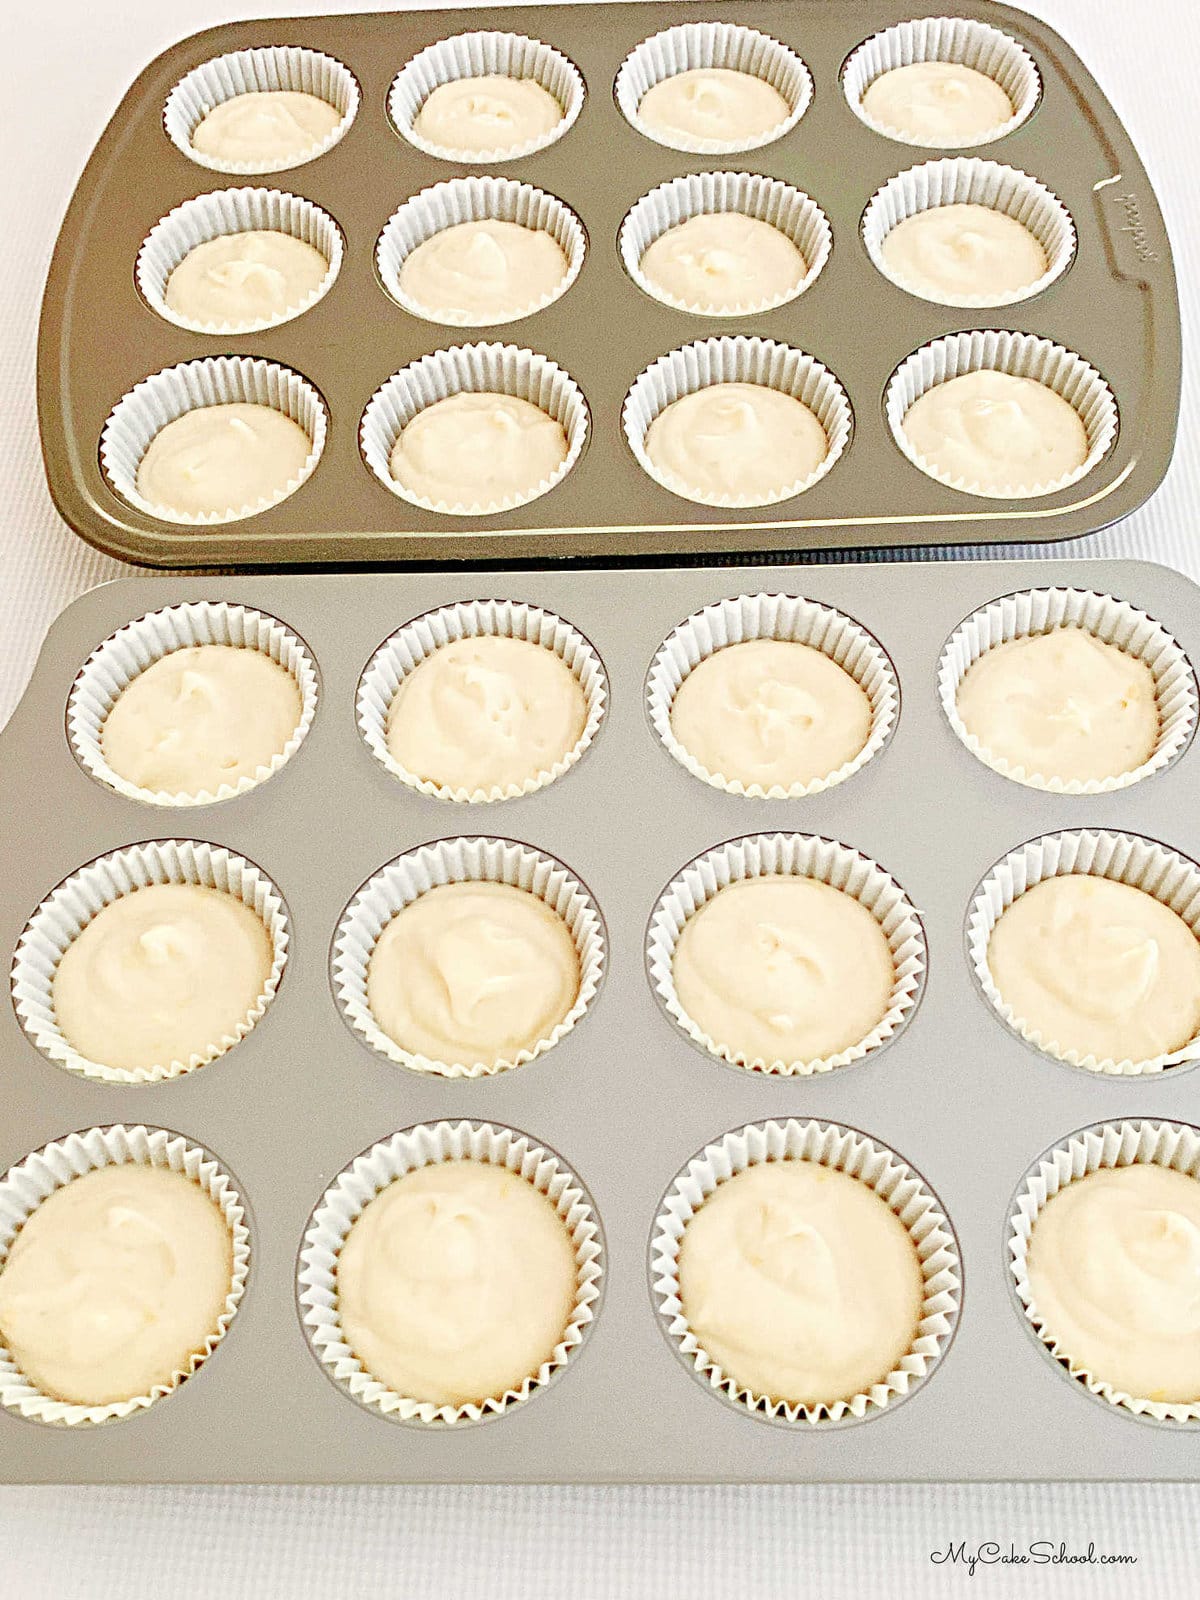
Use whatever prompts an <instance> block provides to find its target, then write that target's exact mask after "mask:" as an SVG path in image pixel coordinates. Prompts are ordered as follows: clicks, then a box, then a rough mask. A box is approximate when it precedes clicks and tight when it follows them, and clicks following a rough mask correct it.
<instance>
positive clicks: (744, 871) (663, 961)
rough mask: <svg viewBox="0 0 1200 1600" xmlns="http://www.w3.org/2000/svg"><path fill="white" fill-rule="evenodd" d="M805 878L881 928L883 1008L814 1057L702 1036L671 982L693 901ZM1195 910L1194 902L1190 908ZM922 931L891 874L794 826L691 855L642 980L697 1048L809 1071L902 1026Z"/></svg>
mask: <svg viewBox="0 0 1200 1600" xmlns="http://www.w3.org/2000/svg"><path fill="white" fill-rule="evenodd" d="M769 877H793V878H813V879H815V880H816V881H817V882H819V883H827V884H829V885H830V887H831V888H834V889H840V890H841V891H842V893H844V894H848V895H849V896H850V897H851V899H853V900H857V901H858V903H859V905H861V906H863V907H865V908H866V910H868V911H869V912H870V913H871V915H872V916H873V917H874V918H875V920H876V922H878V924H879V926H880V928H881V929H882V930H883V933H884V936H885V937H886V939H887V942H888V949H889V950H890V952H891V956H892V965H893V967H894V968H895V977H894V979H893V982H892V992H891V995H890V997H889V1003H888V1009H887V1012H886V1013H885V1014H884V1016H883V1017H882V1018H881V1019H880V1021H879V1022H877V1023H876V1025H875V1026H874V1027H873V1028H872V1029H871V1031H870V1033H868V1034H867V1036H866V1038H864V1039H859V1040H857V1041H856V1042H855V1043H854V1044H852V1045H850V1046H848V1047H847V1048H846V1049H845V1050H839V1051H838V1052H837V1054H836V1055H830V1056H822V1057H820V1058H819V1059H817V1060H815V1061H766V1060H764V1059H763V1058H762V1057H761V1056H749V1055H747V1054H746V1053H745V1052H742V1051H738V1050H736V1049H734V1048H733V1047H731V1046H730V1045H728V1044H723V1043H720V1042H719V1041H717V1040H715V1039H712V1038H710V1037H709V1035H708V1034H707V1033H705V1031H704V1029H703V1028H701V1027H700V1025H699V1024H698V1023H697V1022H695V1021H693V1019H692V1018H691V1017H690V1016H689V1015H688V1013H687V1011H686V1010H685V1009H684V1007H683V1003H682V1002H681V1000H680V998H679V994H678V992H677V990H676V988H675V976H674V972H673V964H674V959H675V947H676V945H677V944H678V943H679V936H680V934H681V933H682V932H683V929H684V926H685V924H686V923H687V922H688V920H689V919H690V918H691V917H693V916H694V915H695V914H696V912H697V911H699V910H700V908H701V906H703V905H705V904H707V902H708V901H710V900H711V899H712V898H713V896H714V895H716V894H719V893H720V891H721V890H722V889H725V888H727V887H728V886H729V885H730V884H732V883H742V882H745V881H746V880H748V879H752V878H769ZM1197 911H1198V914H1200V905H1198V908H1197ZM927 959H928V958H927V955H926V946H925V930H924V928H923V927H922V926H921V919H920V917H919V915H918V914H917V911H916V908H915V907H914V906H913V904H912V902H911V901H910V900H909V898H908V896H907V895H906V894H905V892H904V890H903V889H902V888H901V887H900V885H899V884H898V883H897V882H896V880H895V879H894V878H893V877H892V876H891V874H890V873H887V872H885V871H884V870H883V868H882V867H881V866H878V865H877V864H876V863H875V862H874V861H872V860H871V859H870V858H869V857H868V856H864V855H860V854H859V852H858V851H857V850H852V849H850V847H849V846H848V845H844V844H839V843H838V842H837V840H836V839H823V838H819V837H818V836H816V835H810V834H801V833H757V834H750V835H749V836H748V837H746V838H743V839H734V840H732V841H731V842H730V843H729V844H723V845H718V846H717V847H716V849H714V850H709V851H707V852H706V853H705V854H704V855H702V856H697V857H696V859H695V860H694V861H691V862H689V863H688V865H687V866H686V867H684V869H683V870H682V872H680V873H679V874H678V876H677V877H675V878H674V879H673V880H672V881H671V882H670V883H669V884H668V885H667V887H666V888H665V889H664V890H663V892H662V894H661V895H660V896H659V898H658V902H657V904H656V905H655V907H654V911H653V913H652V914H651V917H650V926H649V928H648V929H647V931H646V971H647V974H648V976H649V978H650V985H651V987H652V988H653V990H654V992H655V994H656V995H657V997H658V999H659V1001H660V1002H661V1004H662V1006H663V1009H664V1010H665V1011H666V1013H667V1015H668V1016H669V1017H670V1018H671V1020H672V1022H674V1023H675V1025H676V1026H677V1027H678V1028H679V1029H680V1030H681V1031H682V1032H683V1033H684V1034H685V1035H686V1036H687V1037H688V1038H689V1039H690V1040H691V1041H692V1043H693V1044H695V1045H696V1046H698V1047H699V1049H701V1050H704V1051H706V1052H707V1053H708V1054H709V1055H710V1056H715V1057H716V1058H717V1060H719V1061H725V1062H728V1064H729V1065H730V1066H732V1067H740V1068H743V1069H744V1070H746V1071H748V1072H758V1073H765V1074H769V1075H771V1076H775V1077H787V1078H793V1077H815V1076H816V1075H817V1074H819V1073H824V1072H832V1071H833V1070H834V1068H836V1067H845V1066H849V1065H850V1064H851V1062H854V1061H861V1060H862V1059H863V1058H864V1057H865V1056H868V1055H870V1054H871V1053H872V1052H873V1051H875V1050H878V1049H880V1047H881V1046H883V1045H885V1044H887V1043H888V1041H889V1040H891V1039H893V1038H895V1037H896V1035H897V1034H898V1033H899V1032H900V1031H901V1030H902V1029H903V1028H904V1027H905V1026H906V1024H907V1023H908V1020H909V1018H910V1017H911V1016H912V1014H913V1011H914V1010H915V1008H916V1004H917V1001H918V999H919V998H920V994H921V989H922V987H923V984H924V980H925V968H926V964H927Z"/></svg>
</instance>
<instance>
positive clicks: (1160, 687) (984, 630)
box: [938, 588, 1197, 794]
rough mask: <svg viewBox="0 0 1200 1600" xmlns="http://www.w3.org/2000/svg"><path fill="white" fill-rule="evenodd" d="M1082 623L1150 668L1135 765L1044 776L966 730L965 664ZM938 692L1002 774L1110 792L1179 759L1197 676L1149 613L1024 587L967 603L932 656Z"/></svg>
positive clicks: (967, 739)
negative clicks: (1143, 750)
mask: <svg viewBox="0 0 1200 1600" xmlns="http://www.w3.org/2000/svg"><path fill="white" fill-rule="evenodd" d="M1071 626H1074V627H1078V628H1083V629H1085V630H1086V631H1087V632H1088V633H1089V634H1091V635H1092V637H1093V638H1095V639H1099V640H1100V641H1101V642H1102V643H1103V644H1111V645H1115V646H1116V647H1117V648H1118V649H1120V650H1124V651H1125V652H1126V653H1127V654H1128V655H1131V656H1133V657H1135V658H1136V659H1137V660H1138V661H1142V662H1144V663H1145V664H1146V666H1147V667H1149V669H1150V671H1151V672H1152V673H1153V674H1154V693H1155V699H1156V700H1157V703H1158V740H1157V743H1156V744H1155V746H1154V749H1153V751H1152V752H1151V754H1150V756H1149V758H1148V759H1147V760H1146V761H1143V762H1142V764H1141V765H1140V766H1137V767H1133V768H1131V770H1130V771H1128V772H1121V773H1118V774H1116V775H1115V776H1114V777H1109V778H1086V779H1080V778H1061V777H1054V776H1047V775H1046V774H1045V773H1042V772H1038V771H1037V770H1033V771H1030V770H1029V768H1027V767H1025V766H1024V765H1021V764H1019V763H1013V762H1010V761H1009V760H1008V759H1007V758H1006V757H1004V756H1001V755H997V754H995V753H994V752H993V751H991V750H989V749H988V748H987V747H986V746H985V745H984V744H983V742H982V741H981V740H980V739H979V737H978V735H976V734H973V733H971V732H969V731H968V729H967V726H966V724H965V723H964V722H963V720H962V717H961V716H960V715H959V711H958V691H959V687H960V685H961V684H962V681H963V678H964V677H965V676H966V674H967V671H968V669H969V668H970V667H971V666H973V665H974V663H975V662H976V661H978V660H979V659H980V657H981V656H984V655H986V654H987V652H988V651H989V650H992V649H994V648H995V646H996V645H998V644H1006V643H1008V642H1009V641H1010V640H1012V639H1026V638H1030V637H1036V636H1038V635H1041V634H1047V633H1053V632H1054V631H1055V630H1056V629H1058V628H1062V627H1071ZM938 694H939V696H940V697H941V702H942V710H943V711H944V712H945V713H946V720H947V721H948V722H949V724H950V726H951V727H952V728H953V729H954V731H955V733H956V734H957V735H958V737H959V738H960V739H961V740H962V742H963V744H965V745H966V747H967V749H968V750H969V751H970V752H971V754H972V755H974V756H978V758H979V760H980V761H982V762H983V763H984V765H985V766H988V767H991V769H992V771H993V772H998V773H999V774H1000V775H1001V777H1004V778H1011V779H1012V780H1013V781H1014V783H1023V784H1025V785H1026V786H1027V787H1028V788H1030V789H1043V790H1045V791H1046V792H1047V793H1048V794H1112V793H1114V792H1115V791H1116V790H1118V789H1128V788H1129V786H1130V785H1131V784H1134V783H1140V782H1141V781H1142V779H1143V778H1149V777H1152V776H1153V775H1154V774H1155V773H1156V772H1163V771H1165V769H1166V768H1167V767H1169V766H1170V765H1171V764H1172V762H1174V761H1175V760H1177V759H1178V757H1179V756H1180V755H1182V754H1183V751H1184V750H1185V749H1186V748H1187V746H1188V744H1189V743H1190V741H1191V738H1192V735H1193V734H1194V732H1195V730H1196V700H1197V696H1196V677H1195V673H1194V672H1193V670H1192V666H1191V663H1190V662H1189V661H1188V658H1187V656H1186V655H1185V654H1184V652H1183V648H1182V646H1181V645H1180V644H1179V642H1178V641H1177V640H1176V639H1175V638H1173V637H1172V635H1171V634H1170V633H1168V632H1167V630H1166V629H1165V628H1164V627H1163V626H1162V624H1161V623H1159V622H1156V621H1155V620H1154V618H1153V617H1150V616H1147V615H1146V613H1145V612H1144V611H1139V610H1138V609H1137V607H1136V606H1131V605H1130V604H1129V603H1128V601H1125V600H1117V599H1115V598H1114V597H1113V596H1112V595H1109V594H1098V593H1097V592H1095V591H1094V590H1091V589H1065V588H1056V589H1026V590H1023V591H1022V592H1021V593H1019V594H1009V595H1003V596H1001V598H1000V599H998V600H993V601H991V603H990V604H989V605H986V606H981V607H980V608H979V609H978V610H977V611H973V612H972V613H971V615H970V616H969V617H967V618H966V620H965V621H964V622H961V623H960V624H959V625H958V627H957V628H956V629H955V630H954V632H953V633H952V634H951V636H950V638H949V639H948V640H947V642H946V645H945V648H944V649H943V651H942V656H941V660H940V661H939V662H938Z"/></svg>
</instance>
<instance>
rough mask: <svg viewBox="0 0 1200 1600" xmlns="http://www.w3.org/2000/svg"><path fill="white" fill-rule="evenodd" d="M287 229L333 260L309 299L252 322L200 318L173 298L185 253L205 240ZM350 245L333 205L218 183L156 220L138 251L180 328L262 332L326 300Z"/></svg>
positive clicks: (161, 303)
mask: <svg viewBox="0 0 1200 1600" xmlns="http://www.w3.org/2000/svg"><path fill="white" fill-rule="evenodd" d="M260 231H266V232H271V233H284V234H287V236H288V237H289V238H291V239H299V240H300V242H301V243H302V244H308V245H311V246H312V247H313V249H314V250H319V251H320V253H321V254H322V255H323V256H324V257H325V260H326V261H327V262H328V263H329V267H328V271H327V272H326V274H325V277H324V278H323V280H322V281H321V282H320V283H319V284H318V285H317V287H316V288H315V289H313V290H312V291H311V293H309V294H308V295H307V296H306V297H305V299H303V300H302V301H299V302H298V303H297V304H296V305H294V306H292V307H291V308H290V309H288V310H286V311H284V312H283V313H282V314H281V315H279V316H274V317H256V318H252V319H250V320H249V321H246V322H198V321H196V320H195V318H193V317H188V316H185V315H183V313H181V312H179V311H176V310H175V309H174V308H173V307H172V306H169V305H168V304H167V300H166V293H167V282H168V280H169V278H170V276H171V274H172V273H173V272H174V271H175V268H176V267H177V266H178V265H179V264H180V262H181V261H182V260H183V259H184V257H185V256H187V255H189V254H190V253H191V252H192V251H193V250H195V249H196V248H197V247H198V246H199V245H202V244H208V243H209V242H210V241H211V240H213V239H222V238H226V237H228V236H229V235H231V234H238V233H255V232H260ZM344 253H345V245H344V241H343V239H342V231H341V229H340V228H339V227H338V225H337V223H336V222H335V221H334V220H333V218H332V217H331V216H330V215H329V213H328V212H327V211H322V209H321V207H320V206H317V205H314V204H313V202H312V201H311V200H303V199H301V198H300V196H299V195H294V194H285V193H284V192H283V191H282V190H280V189H217V190H215V191H214V192H213V193H212V194H201V195H197V196H196V198H195V199H194V200H185V201H184V203H183V204H182V205H180V206H176V207H175V209H174V210H173V211H171V212H168V214H167V215H166V216H165V217H163V218H162V220H161V221H160V222H156V223H155V225H154V227H153V228H151V230H150V232H149V233H148V234H147V236H146V239H145V242H144V243H143V245H142V248H141V249H140V250H139V251H138V257H137V263H136V266H135V269H134V277H135V278H136V280H137V286H138V288H139V290H140V291H141V294H142V298H143V299H144V300H145V302H146V304H147V305H148V306H149V307H150V309H151V310H152V311H155V312H157V313H158V315H159V316H160V317H162V318H163V319H164V320H165V321H167V322H173V323H174V324H175V326H176V327H177V328H186V329H187V330H188V331H189V332H191V333H207V334H214V335H222V334H243V333H258V332H260V331H261V330H263V329H264V328H277V327H279V326H280V325H281V324H282V323H285V322H293V321H294V320H295V319H296V318H297V317H302V316H303V315H304V313H305V312H306V311H310V310H311V309H312V307H313V306H315V305H316V303H317V301H318V300H323V299H324V298H325V296H326V295H327V294H328V293H329V291H330V289H331V288H332V287H333V284H334V281H335V279H336V278H337V275H338V273H339V272H340V271H341V266H342V256H343V254H344Z"/></svg>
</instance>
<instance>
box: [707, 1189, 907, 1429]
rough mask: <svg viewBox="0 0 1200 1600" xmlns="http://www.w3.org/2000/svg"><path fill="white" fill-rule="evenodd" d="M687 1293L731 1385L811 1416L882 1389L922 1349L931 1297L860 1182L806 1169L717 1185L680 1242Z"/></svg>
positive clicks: (897, 1232)
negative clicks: (924, 1313) (811, 1410)
mask: <svg viewBox="0 0 1200 1600" xmlns="http://www.w3.org/2000/svg"><path fill="white" fill-rule="evenodd" d="M679 1290H680V1300H681V1302H682V1305H683V1314H684V1316H685V1317H686V1318H687V1321H688V1325H689V1327H690V1328H691V1329H692V1332H693V1333H694V1334H695V1335H696V1338H697V1339H698V1340H699V1343H700V1345H701V1347H702V1349H703V1350H704V1351H705V1352H706V1353H707V1354H708V1355H709V1356H711V1357H712V1358H713V1360H714V1361H716V1362H717V1363H718V1364H719V1365H720V1367H721V1368H722V1370H723V1371H724V1373H725V1375H726V1377H728V1378H731V1379H732V1380H733V1381H734V1383H736V1384H738V1385H739V1386H740V1387H742V1388H745V1389H749V1390H750V1391H751V1392H752V1393H753V1394H756V1395H763V1396H766V1397H768V1398H770V1399H772V1400H779V1401H787V1402H790V1403H791V1404H794V1405H799V1404H803V1405H807V1406H818V1405H827V1406H831V1405H833V1404H834V1403H835V1402H836V1401H838V1400H850V1399H852V1398H853V1396H854V1395H856V1394H861V1393H862V1392H863V1391H864V1390H868V1389H870V1388H871V1387H872V1385H874V1384H876V1383H880V1382H882V1381H883V1379H884V1378H886V1377H887V1375H888V1373H889V1372H891V1371H892V1370H893V1369H894V1368H895V1367H896V1365H897V1363H898V1362H900V1361H901V1360H902V1359H903V1358H904V1356H905V1355H907V1353H908V1351H909V1350H910V1349H911V1348H912V1344H913V1341H914V1339H915V1338H916V1336H917V1325H918V1322H919V1320H920V1315H921V1302H922V1298H923V1287H922V1276H921V1265H920V1262H919V1260H918V1258H917V1252H916V1249H915V1247H914V1245H913V1242H912V1240H911V1238H910V1237H909V1235H908V1231H907V1230H906V1228H905V1227H904V1224H903V1223H902V1222H901V1221H900V1219H899V1218H898V1217H897V1216H896V1215H895V1213H894V1212H892V1211H891V1210H890V1209H889V1207H888V1206H887V1204H886V1203H885V1202H884V1201H883V1200H881V1199H880V1198H879V1196H878V1195H877V1194H875V1192H874V1191H873V1190H872V1189H870V1188H868V1187H867V1185H866V1184H865V1183H862V1182H860V1181H859V1179H857V1178H851V1177H848V1176H847V1174H846V1173H844V1172H838V1171H835V1170H834V1169H832V1168H829V1167H822V1166H820V1165H819V1164H817V1163H816V1162H812V1161H804V1160H786V1161H769V1162H760V1163H758V1164H757V1165H755V1166H751V1167H747V1168H745V1169H744V1170H743V1171H742V1172H739V1173H735V1174H734V1176H733V1177H731V1178H727V1179H726V1180H725V1182H724V1183H721V1184H719V1185H718V1186H717V1188H716V1189H715V1190H714V1191H713V1193H712V1194H711V1195H709V1197H708V1199H707V1200H705V1201H704V1203H703V1204H702V1205H701V1207H700V1209H699V1210H698V1211H697V1212H696V1214H695V1216H693V1217H692V1219H691V1220H690V1222H689V1223H688V1225H687V1227H686V1228H685V1230H684V1234H683V1238H682V1239H681V1240H680V1244H679Z"/></svg>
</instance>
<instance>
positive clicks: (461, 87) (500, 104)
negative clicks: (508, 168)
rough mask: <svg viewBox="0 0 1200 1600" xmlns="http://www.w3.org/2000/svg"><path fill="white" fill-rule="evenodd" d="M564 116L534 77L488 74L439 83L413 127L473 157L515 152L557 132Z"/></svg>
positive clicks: (431, 140)
mask: <svg viewBox="0 0 1200 1600" xmlns="http://www.w3.org/2000/svg"><path fill="white" fill-rule="evenodd" d="M562 119H563V108H562V106H560V105H559V103H558V101H557V100H556V99H555V98H554V96H553V95H552V94H551V93H550V92H549V91H548V90H546V89H543V88H542V86H541V84H540V83H537V82H535V80H534V79H533V78H505V77H501V76H499V75H497V74H492V73H488V74H485V75H484V76H483V77H479V78H456V79H454V80H453V81H452V82H450V83H443V84H439V85H438V87H437V88H436V89H435V90H434V91H433V93H432V94H431V95H430V96H429V97H428V99H427V100H426V101H425V102H424V104H423V105H422V107H421V109H420V110H419V111H418V112H417V115H416V117H415V118H414V119H413V131H414V132H415V133H418V134H420V136H421V137H422V138H423V139H426V140H428V142H429V143H430V144H436V145H438V146H440V147H441V148H442V149H443V150H452V151H454V153H455V154H456V155H461V156H463V157H465V158H466V159H467V160H470V159H471V157H473V156H480V155H496V156H506V155H511V154H512V152H513V151H514V150H520V149H521V148H522V147H523V146H524V145H527V144H529V143H530V142H531V141H532V140H534V139H541V138H544V137H545V135H546V134H548V133H552V132H553V131H554V129H555V128H556V127H557V126H558V124H559V123H560V122H561V121H562Z"/></svg>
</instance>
